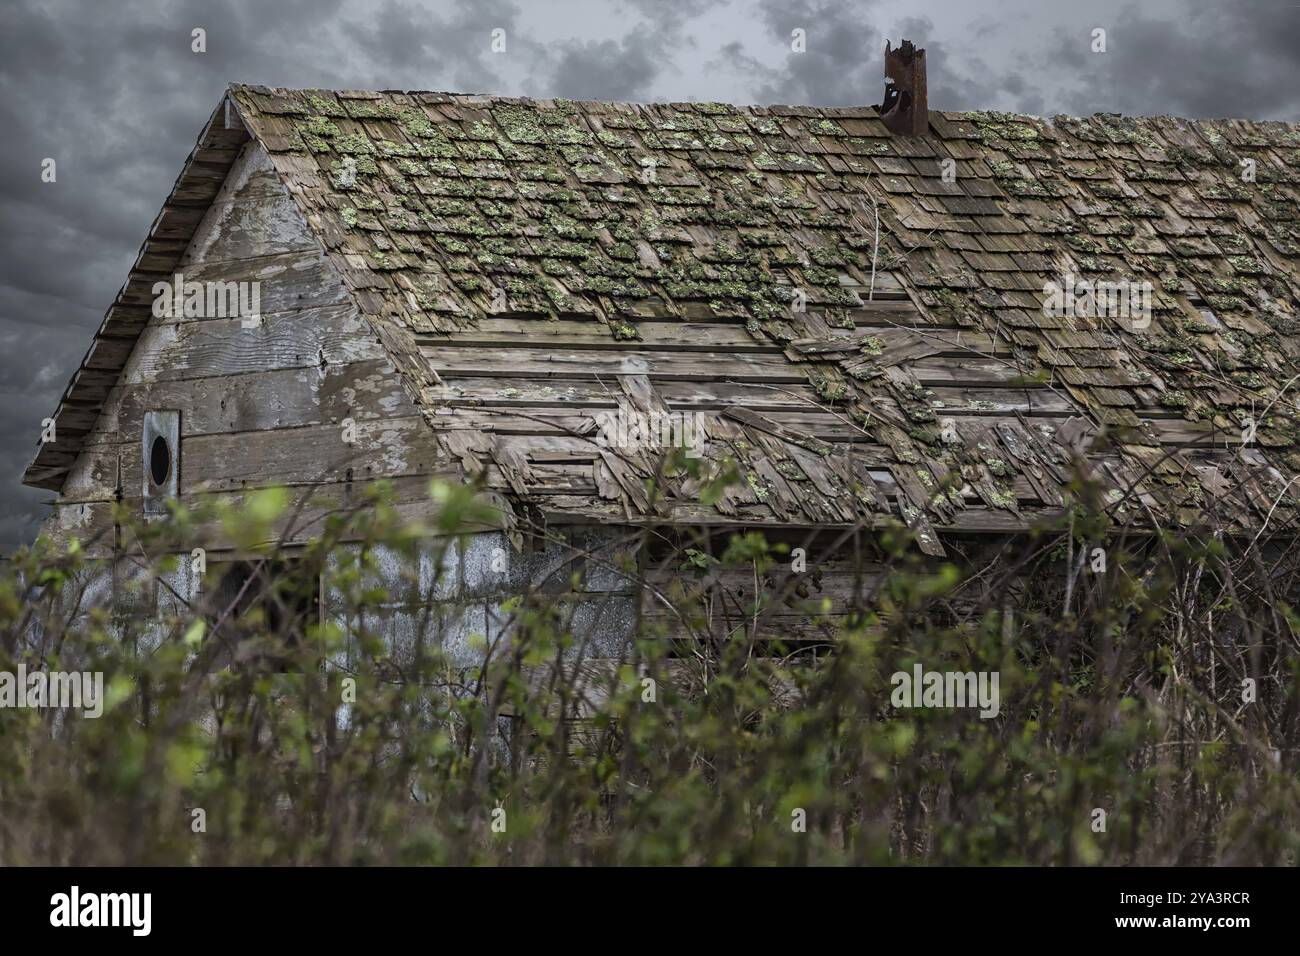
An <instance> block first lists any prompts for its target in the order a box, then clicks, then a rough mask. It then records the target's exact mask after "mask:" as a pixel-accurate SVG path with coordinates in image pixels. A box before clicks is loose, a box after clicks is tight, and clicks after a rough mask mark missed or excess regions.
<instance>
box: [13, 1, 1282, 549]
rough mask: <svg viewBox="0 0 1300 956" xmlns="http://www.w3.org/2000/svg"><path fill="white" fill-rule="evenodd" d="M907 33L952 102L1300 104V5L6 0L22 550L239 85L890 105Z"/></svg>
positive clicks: (1076, 107)
mask: <svg viewBox="0 0 1300 956" xmlns="http://www.w3.org/2000/svg"><path fill="white" fill-rule="evenodd" d="M196 27H202V28H204V29H205V30H206V31H207V52H206V53H202V54H196V53H193V52H191V49H190V33H191V31H192V30H193V29H194V28H196ZM1095 27H1102V28H1104V29H1105V30H1106V31H1107V52H1106V53H1105V54H1094V53H1092V52H1091V50H1090V42H1091V31H1092V30H1093V29H1094V28H1095ZM497 28H500V29H503V30H505V31H506V50H505V52H504V53H493V52H492V51H491V46H490V44H491V36H492V31H493V30H494V29H497ZM796 28H799V29H803V30H805V31H806V34H807V50H806V52H804V53H802V54H795V53H792V52H791V49H790V36H791V31H792V30H794V29H796ZM903 37H906V38H908V39H911V40H914V41H916V42H917V43H918V44H919V45H921V46H924V47H925V48H926V50H927V61H928V63H929V70H930V105H931V107H933V108H938V109H955V110H966V109H1001V110H1013V111H1020V112H1027V113H1034V114H1037V115H1052V114H1056V113H1069V114H1075V115H1078V114H1085V115H1086V114H1089V113H1093V112H1098V111H1103V112H1122V113H1130V114H1159V113H1167V114H1174V115H1180V116H1192V117H1203V116H1232V117H1244V118H1252V119H1281V120H1289V121H1296V120H1300V82H1298V81H1300V0H1237V2H1227V0H1145V2H1142V3H1140V4H1138V3H1130V2H1114V0H1091V2H1088V3H1079V2H1076V0H911V2H893V0H599V2H597V0H530V2H524V0H521V2H518V3H511V2H509V0H425V2H417V0H405V2H404V0H275V2H270V0H260V2H252V0H4V4H3V9H2V10H0V84H2V85H0V90H3V95H0V129H3V130H4V131H5V136H4V144H3V147H2V148H0V449H2V450H3V454H2V455H0V549H5V550H7V549H9V548H11V547H13V546H14V545H16V544H18V543H21V542H25V541H28V540H30V539H31V537H32V536H33V535H34V533H35V530H36V526H37V523H38V522H39V520H40V518H41V517H42V516H43V515H44V513H45V512H46V510H47V509H46V508H45V507H43V505H42V502H43V501H46V500H49V499H50V498H51V497H52V496H51V495H50V493H48V492H38V491H34V490H32V489H27V488H23V487H22V485H21V475H22V471H23V469H24V468H25V467H26V465H27V463H28V461H29V460H30V459H31V457H32V455H33V454H34V452H35V442H36V440H37V437H38V436H39V433H40V421H41V419H42V418H44V417H45V416H47V415H49V414H50V413H51V412H52V411H53V410H54V407H55V404H56V402H57V401H58V398H59V396H60V394H61V393H62V390H63V387H64V385H65V384H66V382H67V380H68V377H69V376H70V375H71V374H72V372H73V371H74V369H75V368H76V366H77V363H78V362H79V360H80V359H81V356H82V355H83V354H84V352H85V350H86V348H87V347H88V345H89V343H90V337H91V335H92V334H93V332H94V330H95V328H97V327H98V324H99V322H100V320H101V319H102V317H103V314H104V311H105V309H106V308H107V307H108V305H109V304H110V302H111V301H112V298H113V296H114V294H115V293H116V292H117V289H118V287H119V286H120V285H121V283H122V281H123V280H124V279H125V277H126V273H127V269H128V268H129V267H130V265H131V263H132V262H133V261H134V258H135V255H136V252H137V250H138V248H139V246H140V243H141V242H142V241H143V239H144V237H145V232H146V230H147V229H148V227H149V224H150V222H151V221H152V220H153V217H154V215H155V214H156V213H157V211H158V209H159V207H160V206H161V204H162V201H163V199H164V198H166V195H167V192H168V191H169V189H170V188H171V185H172V183H173V181H174V180H175V178H176V175H177V173H178V172H179V171H180V167H181V163H182V162H183V161H184V159H185V156H186V155H187V154H188V153H189V150H190V148H191V147H192V146H193V144H194V140H195V137H196V136H197V134H198V131H199V128H200V127H201V126H202V124H203V122H204V120H205V119H206V118H207V116H208V115H209V113H210V112H211V110H212V109H213V108H214V107H215V105H216V104H217V102H218V101H219V99H220V96H221V91H222V89H223V88H224V87H225V86H226V84H227V83H229V82H232V81H234V82H243V83H264V84H266V85H268V86H295V87H300V86H320V87H333V88H354V89H355V88H375V89H424V90H454V91H457V92H490V93H501V94H506V95H527V96H539V97H540V96H547V97H549V96H565V97H572V98H577V99H605V100H692V99H695V100H720V101H726V102H736V103H813V104H821V105H844V104H867V103H876V102H879V100H880V96H881V92H882V90H883V81H882V79H881V68H882V50H883V47H884V42H885V39H886V38H891V39H893V40H895V41H897V40H899V39H901V38H903ZM45 157H53V158H55V159H56V161H57V163H58V180H57V182H56V183H53V184H44V183H42V182H41V180H40V170H41V161H42V159H44V158H45Z"/></svg>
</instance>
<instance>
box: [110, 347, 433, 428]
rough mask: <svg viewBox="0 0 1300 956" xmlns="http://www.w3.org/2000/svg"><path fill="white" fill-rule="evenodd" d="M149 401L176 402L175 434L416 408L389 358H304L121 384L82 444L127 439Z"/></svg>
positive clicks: (153, 404) (405, 412)
mask: <svg viewBox="0 0 1300 956" xmlns="http://www.w3.org/2000/svg"><path fill="white" fill-rule="evenodd" d="M157 408H179V409H181V410H182V414H181V435H182V437H189V436H191V435H210V434H219V433H225V432H247V431H266V430H271V429H277V428H288V427H291V426H295V425H320V424H326V423H333V422H339V421H342V420H343V419H344V418H348V417H351V418H354V419H357V420H362V419H372V418H392V417H402V416H409V415H414V414H416V413H417V410H416V408H415V406H414V405H413V404H411V401H410V399H409V398H408V397H407V395H406V391H405V389H404V388H403V387H402V383H401V380H400V378H399V377H398V375H397V371H396V370H395V369H394V368H393V366H392V363H390V362H389V361H387V360H386V359H371V360H369V361H365V362H352V363H349V364H346V365H328V366H326V367H325V368H324V369H321V368H320V366H317V365H311V366H306V367H303V368H292V369H276V370H273V371H267V372H246V373H242V374H237V375H215V376H209V377H205V378H193V379H185V380H181V381H164V382H154V383H145V384H138V385H121V386H118V387H116V388H115V389H114V390H113V393H112V396H111V397H110V399H109V401H108V402H107V403H106V405H105V408H104V413H103V418H102V420H101V421H100V423H99V428H98V429H96V433H95V434H94V435H92V436H91V438H90V439H89V440H88V444H103V443H112V442H122V441H131V440H133V439H134V438H135V436H136V435H138V433H139V429H140V423H141V422H142V421H143V418H144V413H145V411H147V410H150V409H157Z"/></svg>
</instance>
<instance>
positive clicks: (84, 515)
mask: <svg viewBox="0 0 1300 956" xmlns="http://www.w3.org/2000/svg"><path fill="white" fill-rule="evenodd" d="M179 271H180V273H181V274H182V275H183V276H184V280H185V281H186V282H225V283H229V282H257V283H259V291H260V306H261V320H260V322H249V321H246V319H245V318H243V317H239V316H228V317H216V316H202V317H169V316H164V317H157V316H155V317H152V318H151V319H150V321H149V323H148V325H147V326H146V328H145V329H144V331H143V333H142V335H141V337H140V339H139V341H138V342H137V344H136V346H135V349H134V351H133V352H132V353H131V355H130V358H129V359H128V360H127V362H126V366H125V368H124V370H123V371H122V373H121V375H120V376H119V378H118V379H117V382H116V384H115V385H114V386H113V388H112V390H111V391H110V393H109V397H108V399H107V401H106V403H105V406H104V410H103V412H102V413H101V415H100V416H99V419H98V420H97V421H96V423H95V425H94V427H93V429H92V431H91V433H90V434H89V436H88V437H87V439H86V443H85V446H84V449H83V451H82V453H81V454H80V456H79V457H78V459H77V461H76V464H75V465H74V466H73V468H72V470H71V472H70V473H69V476H68V480H67V482H66V484H65V485H64V488H63V491H62V494H61V495H60V498H59V501H58V503H57V505H56V506H55V514H54V515H53V516H52V517H51V519H50V520H49V522H48V523H47V526H46V531H47V533H50V534H53V535H56V536H58V535H67V534H77V535H78V536H79V537H81V538H83V540H85V539H90V538H93V537H95V536H97V535H98V536H100V537H101V538H105V536H106V535H108V533H109V531H110V530H111V518H110V515H109V510H110V507H111V502H112V501H113V500H114V499H115V498H116V496H117V493H118V488H119V486H120V488H121V489H122V495H123V497H124V499H125V500H126V501H127V502H128V504H132V503H134V499H137V498H139V496H140V494H141V483H142V467H143V454H142V448H141V427H142V422H143V418H144V414H145V413H146V412H147V411H150V410H154V409H179V411H180V413H181V414H180V421H181V440H180V497H181V499H182V500H183V501H185V502H187V503H196V502H198V501H200V500H203V499H205V498H207V499H210V498H212V497H213V496H223V497H225V498H227V499H228V500H231V501H233V502H238V500H239V498H240V496H242V495H244V494H247V493H248V492H249V491H250V490H252V489H256V488H260V487H265V486H268V485H272V484H283V485H288V486H290V487H293V488H295V489H297V490H298V493H299V494H308V493H310V494H312V495H313V500H314V501H315V500H317V499H319V501H320V504H319V505H318V506H315V507H313V508H310V509H308V511H307V512H306V513H305V515H304V517H303V518H301V519H299V520H300V523H301V524H303V527H302V529H301V532H300V533H299V534H297V535H294V539H295V540H301V539H302V538H303V537H305V536H307V535H309V534H310V533H311V532H312V531H313V530H319V522H320V519H321V518H322V517H323V515H324V514H325V513H326V512H327V511H328V510H329V509H330V508H331V507H338V506H343V505H346V503H347V501H348V500H350V499H353V498H354V497H355V496H356V495H358V494H359V493H360V492H361V491H362V490H363V486H364V484H365V483H366V482H369V481H373V480H374V479H378V478H386V479H394V480H395V481H396V484H397V486H398V493H399V495H400V496H401V497H402V499H403V500H404V501H405V502H407V504H408V506H409V507H410V508H412V509H414V510H418V508H419V506H420V502H422V501H423V500H424V498H425V497H426V496H425V489H426V488H427V483H428V478H429V476H430V475H432V474H434V473H436V472H438V471H439V467H440V466H439V462H438V451H437V449H436V446H435V443H434V441H433V439H432V436H431V433H430V431H429V429H428V426H427V425H426V424H425V423H424V421H423V420H422V419H421V418H420V416H419V413H418V412H417V410H416V408H415V406H414V405H413V404H412V402H411V401H410V399H409V398H408V397H407V395H406V393H405V392H404V390H403V386H402V383H401V380H400V377H399V376H398V375H397V373H396V370H395V369H394V368H393V366H392V364H391V362H390V361H389V360H388V358H387V356H386V353H385V351H384V350H383V348H382V347H381V346H380V344H379V341H378V339H377V338H376V337H375V335H374V333H373V332H372V330H371V328H370V326H369V324H368V322H367V320H366V319H365V318H364V317H363V316H361V315H360V314H359V313H358V311H357V309H356V307H355V305H354V304H353V302H352V300H351V298H350V297H349V295H348V293H347V291H346V290H345V289H344V287H343V284H342V282H341V281H340V279H339V277H338V275H337V274H336V272H335V269H334V267H333V266H332V265H331V264H330V263H329V262H328V261H327V260H326V258H325V257H324V254H323V252H322V250H321V248H320V245H319V243H318V242H317V240H316V239H315V238H314V237H313V235H312V234H311V232H310V230H309V229H308V226H307V223H306V221H305V220H304V219H303V216H302V214H301V212H300V211H299V209H298V207H297V206H296V205H295V204H294V202H293V200H292V198H291V197H290V196H289V194H288V192H287V191H286V190H285V188H284V186H283V185H282V184H281V183H280V181H279V179H278V178H277V176H276V173H275V171H274V170H273V169H272V167H271V165H270V162H269V160H268V159H267V157H266V154H265V152H264V151H263V150H262V148H261V146H259V145H258V144H256V143H250V144H248V145H247V146H246V147H245V149H244V152H243V154H242V155H241V156H240V157H239V159H238V160H237V161H236V163H235V165H234V166H233V167H232V169H231V172H230V175H229V177H228V179H227V181H226V182H225V184H224V185H223V187H222V189H221V191H220V192H219V194H218V195H217V197H216V199H215V200H214V201H213V203H212V206H211V208H210V209H209V210H208V212H207V214H206V215H205V217H204V218H203V220H202V222H201V223H200V224H199V227H198V229H197V231H196V233H195V236H194V238H193V240H192V241H191V242H190V245H189V248H188V250H187V251H186V253H185V255H184V256H183V258H182V260H181V265H180V266H179ZM171 278H172V275H171V274H159V275H158V276H157V279H158V280H159V281H167V280H170V279H171ZM142 304H150V305H151V304H152V303H151V301H150V302H149V303H142ZM348 419H351V420H352V422H353V424H354V425H355V441H351V442H349V441H345V433H344V423H345V421H346V420H348ZM349 437H350V436H349ZM443 467H444V468H445V462H444V463H443ZM200 543H201V544H203V545H205V546H208V547H215V548H218V549H219V548H220V547H221V546H222V542H221V541H219V540H205V541H203V542H200Z"/></svg>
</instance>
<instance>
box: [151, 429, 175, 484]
mask: <svg viewBox="0 0 1300 956" xmlns="http://www.w3.org/2000/svg"><path fill="white" fill-rule="evenodd" d="M171 473H172V452H171V449H170V448H168V447H167V439H165V438H163V437H162V436H161V435H159V436H158V437H157V438H155V439H154V440H153V446H152V447H151V448H150V449H149V477H150V478H151V479H153V483H154V485H155V486H162V485H163V484H165V483H166V481H167V478H168V476H169V475H171Z"/></svg>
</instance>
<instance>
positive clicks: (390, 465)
mask: <svg viewBox="0 0 1300 956" xmlns="http://www.w3.org/2000/svg"><path fill="white" fill-rule="evenodd" d="M184 417H185V416H184V415H183V414H182V419H183V418H184ZM354 424H355V432H356V441H355V443H352V444H348V443H346V442H344V440H343V438H344V434H343V432H344V430H343V426H342V424H341V423H339V424H324V425H307V426H302V427H298V428H277V429H274V430H272V431H251V432H222V433H218V434H211V435H193V436H190V437H188V438H182V439H181V447H180V455H179V473H180V480H181V494H182V496H186V495H190V494H197V493H201V492H204V491H216V490H228V489H238V488H242V487H245V486H254V487H255V486H260V485H265V484H308V483H312V482H319V481H337V480H342V479H344V478H345V477H346V476H347V474H348V473H349V472H351V474H352V476H353V478H354V479H355V480H358V481H359V480H362V479H368V478H380V477H401V476H407V475H432V474H436V473H441V472H446V471H447V470H448V462H447V461H446V460H445V458H444V457H443V456H442V454H441V452H440V451H439V449H438V447H437V444H436V442H435V441H434V437H433V433H432V431H430V429H429V426H428V424H427V423H426V422H425V420H424V419H423V417H421V416H419V415H414V416H409V417H405V418H384V419H369V420H358V421H356V422H355V423H354ZM143 462H144V455H143V450H142V449H141V447H140V443H139V441H134V440H133V441H124V442H120V443H105V444H100V445H91V446H88V447H86V448H85V449H84V451H83V454H82V458H81V460H79V461H78V462H77V466H76V468H75V469H74V471H73V473H72V474H71V475H69V478H68V483H67V486H66V488H65V490H64V494H65V497H68V498H73V499H80V498H83V497H84V498H98V497H103V496H105V495H111V493H112V489H114V488H115V487H116V484H117V476H118V469H119V467H120V469H121V476H122V487H123V489H124V490H125V492H126V493H127V494H130V493H131V492H132V491H133V490H135V489H139V488H140V487H142V475H143Z"/></svg>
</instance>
